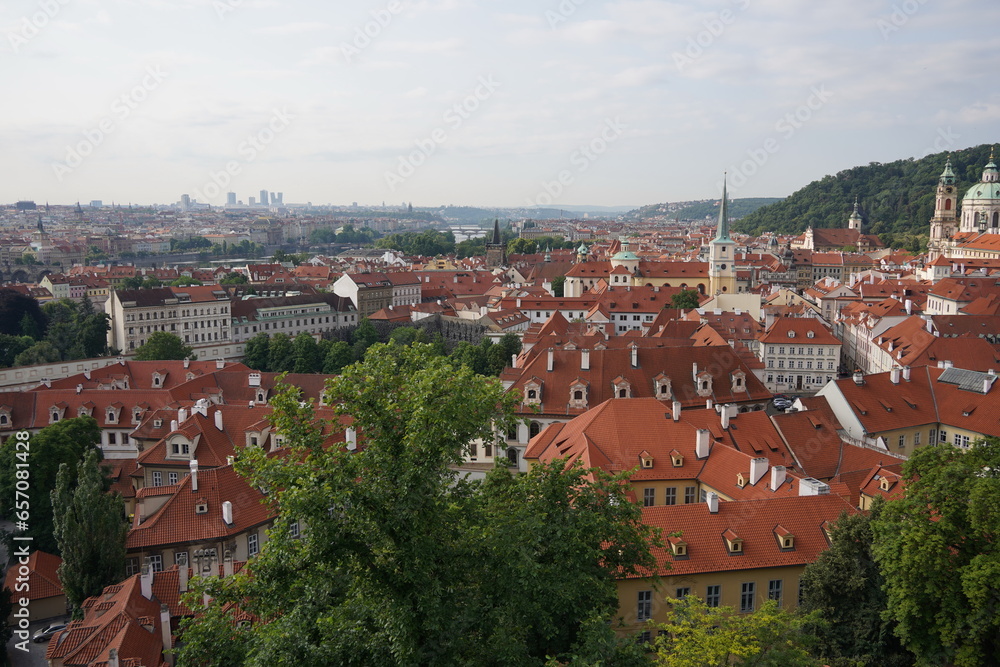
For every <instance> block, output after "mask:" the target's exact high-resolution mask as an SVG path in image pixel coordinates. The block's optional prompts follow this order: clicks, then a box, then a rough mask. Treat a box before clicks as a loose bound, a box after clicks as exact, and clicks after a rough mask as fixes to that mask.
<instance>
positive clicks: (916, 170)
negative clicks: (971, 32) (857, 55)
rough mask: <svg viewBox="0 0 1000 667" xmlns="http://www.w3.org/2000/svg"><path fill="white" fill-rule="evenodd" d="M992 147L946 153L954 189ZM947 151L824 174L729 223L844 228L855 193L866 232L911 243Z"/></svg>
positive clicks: (781, 228) (974, 175) (760, 228)
mask: <svg viewBox="0 0 1000 667" xmlns="http://www.w3.org/2000/svg"><path fill="white" fill-rule="evenodd" d="M990 148H991V147H990V146H988V145H981V146H975V147H973V148H966V149H963V150H960V151H954V152H952V153H950V155H951V165H952V169H953V170H954V171H955V176H956V178H957V180H958V190H959V192H960V193H962V194H963V195H964V193H965V191H966V190H967V189H968V188H969V187H971V186H972V184H973V183H977V182H978V181H979V179H980V177H981V176H982V173H983V167H984V166H985V165H986V163H987V162H989V158H990ZM948 155H949V154H948V153H935V154H933V155H928V156H927V157H924V158H920V159H913V158H909V159H906V160H897V161H895V162H889V163H886V164H882V163H879V162H872V163H871V164H869V165H867V166H864V167H854V168H852V169H846V170H844V171H842V172H840V173H838V174H836V175H835V176H825V177H824V178H822V179H820V180H818V181H813V182H812V183H810V184H809V185H807V186H805V187H804V188H802V189H801V190H798V191H797V192H795V193H793V194H792V195H791V196H790V197H788V198H787V199H784V200H782V201H780V202H778V203H775V204H771V205H770V206H765V207H763V208H761V209H759V210H757V211H755V212H754V213H751V214H750V215H748V216H746V217H745V218H743V219H742V220H739V221H737V222H735V223H733V229H734V230H736V231H740V232H746V233H748V234H753V235H758V234H761V233H763V232H765V231H774V232H778V233H780V234H792V233H799V232H802V231H804V230H805V229H806V227H808V226H810V225H811V226H812V227H813V228H830V227H845V226H846V225H847V218H848V216H849V215H850V214H851V210H852V208H853V206H854V198H855V197H858V198H859V201H860V204H861V213H862V216H863V217H864V219H865V224H866V225H867V227H866V231H870V232H871V233H874V234H878V235H879V236H880V237H882V240H883V242H885V243H886V244H887V245H893V246H896V247H899V246H900V245H907V246H909V245H910V244H911V243H910V242H911V241H912V240H915V239H916V238H917V237H918V236H925V237H926V235H927V234H928V231H929V223H930V219H931V216H932V215H933V214H934V190H935V188H936V187H937V182H938V177H939V176H940V175H941V172H942V171H943V170H944V165H945V160H946V159H947V158H948ZM901 241H902V242H901Z"/></svg>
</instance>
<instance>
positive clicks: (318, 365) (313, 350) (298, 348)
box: [292, 331, 323, 373]
mask: <svg viewBox="0 0 1000 667" xmlns="http://www.w3.org/2000/svg"><path fill="white" fill-rule="evenodd" d="M292 354H293V356H294V361H293V363H292V371H293V372H295V373H318V372H319V371H320V370H322V367H323V359H322V357H320V354H319V346H318V345H317V344H316V339H314V338H313V337H312V336H310V335H309V334H307V333H306V332H304V331H303V332H302V333H300V334H299V335H298V336H296V337H295V340H293V341H292Z"/></svg>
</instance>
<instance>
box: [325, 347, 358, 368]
mask: <svg viewBox="0 0 1000 667" xmlns="http://www.w3.org/2000/svg"><path fill="white" fill-rule="evenodd" d="M352 363H354V350H353V349H352V348H351V346H350V345H348V344H347V343H346V342H345V341H342V340H335V341H333V342H332V343H331V344H330V347H329V348H328V349H327V352H326V356H325V357H323V372H324V373H330V374H336V373H339V372H340V371H341V370H343V368H344V367H345V366H349V365H350V364H352Z"/></svg>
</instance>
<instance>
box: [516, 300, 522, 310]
mask: <svg viewBox="0 0 1000 667" xmlns="http://www.w3.org/2000/svg"><path fill="white" fill-rule="evenodd" d="M517 307H518V308H520V307H521V300H520V299H518V300H517Z"/></svg>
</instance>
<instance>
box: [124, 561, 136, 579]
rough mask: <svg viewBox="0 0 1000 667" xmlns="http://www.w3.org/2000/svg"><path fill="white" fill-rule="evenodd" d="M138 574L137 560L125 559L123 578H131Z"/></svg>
mask: <svg viewBox="0 0 1000 667" xmlns="http://www.w3.org/2000/svg"><path fill="white" fill-rule="evenodd" d="M136 574H139V559H138V558H126V559H125V576H126V577H131V576H133V575H136Z"/></svg>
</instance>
